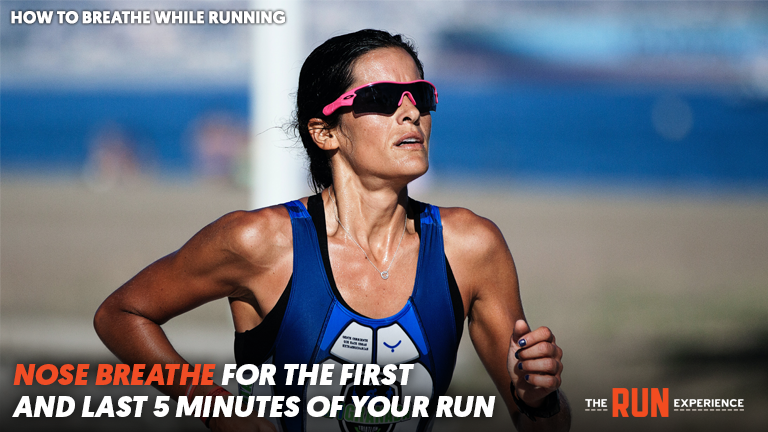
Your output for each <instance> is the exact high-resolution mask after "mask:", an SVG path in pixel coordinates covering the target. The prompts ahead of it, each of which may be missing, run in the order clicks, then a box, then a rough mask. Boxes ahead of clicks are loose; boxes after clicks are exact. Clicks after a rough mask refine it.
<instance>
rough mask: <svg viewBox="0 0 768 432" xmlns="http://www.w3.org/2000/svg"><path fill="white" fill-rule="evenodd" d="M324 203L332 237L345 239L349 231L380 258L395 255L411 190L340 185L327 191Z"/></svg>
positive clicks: (362, 245) (340, 183)
mask: <svg viewBox="0 0 768 432" xmlns="http://www.w3.org/2000/svg"><path fill="white" fill-rule="evenodd" d="M323 201H324V203H325V210H326V221H327V226H328V235H329V236H336V235H342V236H343V235H344V234H345V232H344V231H345V230H346V231H348V232H349V235H350V236H352V237H353V240H354V241H356V242H357V243H358V244H359V245H360V247H362V248H363V249H365V250H367V251H369V252H370V253H371V254H373V255H374V256H375V257H377V258H385V257H386V256H388V255H389V254H391V253H393V251H394V249H393V248H394V247H395V246H396V245H397V243H398V240H400V238H401V236H402V232H403V225H404V223H405V222H406V209H407V203H408V187H407V186H404V187H402V188H392V187H379V188H376V189H371V188H366V187H364V186H363V185H362V184H361V183H360V182H354V181H353V182H344V181H338V182H335V183H334V185H333V186H331V187H329V188H328V189H326V190H325V191H323ZM339 223H340V224H341V226H337V225H338V224H339Z"/></svg>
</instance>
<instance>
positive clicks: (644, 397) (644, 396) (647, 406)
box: [584, 388, 744, 417]
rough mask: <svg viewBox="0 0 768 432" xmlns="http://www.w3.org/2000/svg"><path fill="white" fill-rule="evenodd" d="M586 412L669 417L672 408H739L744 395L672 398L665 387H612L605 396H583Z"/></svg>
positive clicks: (702, 409)
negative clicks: (596, 397)
mask: <svg viewBox="0 0 768 432" xmlns="http://www.w3.org/2000/svg"><path fill="white" fill-rule="evenodd" d="M584 401H585V402H586V408H585V409H584V411H586V412H610V413H611V415H612V416H613V417H669V412H670V410H671V411H672V412H743V411H744V399H736V398H710V399H702V398H676V399H670V397H669V389H668V388H661V389H659V388H632V389H626V388H614V389H612V391H611V399H610V404H609V400H608V399H585V400H584Z"/></svg>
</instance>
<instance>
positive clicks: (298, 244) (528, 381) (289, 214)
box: [95, 30, 570, 432]
mask: <svg viewBox="0 0 768 432" xmlns="http://www.w3.org/2000/svg"><path fill="white" fill-rule="evenodd" d="M437 102H438V98H437V90H436V89H435V87H434V86H433V85H432V84H431V83H429V82H428V81H424V72H423V66H422V64H421V62H420V61H419V59H418V57H417V54H416V52H415V50H414V48H413V46H412V44H410V43H409V42H407V41H405V40H403V38H402V37H401V36H399V35H397V36H392V35H390V34H389V33H386V32H382V31H376V30H362V31H359V32H356V33H351V34H347V35H342V36H338V37H334V38H331V39H329V40H328V41H326V42H325V43H323V44H322V45H321V46H319V47H318V48H316V49H315V50H314V51H313V52H312V54H310V56H309V57H308V58H307V59H306V61H305V63H304V65H303V67H302V69H301V73H300V77H299V88H298V93H297V112H296V124H295V127H296V129H297V131H298V133H299V136H300V137H301V140H302V143H303V145H304V147H305V148H306V151H307V154H308V156H309V161H310V162H309V167H310V173H311V176H312V182H313V184H314V186H315V188H316V190H317V191H318V192H319V193H318V194H317V195H314V196H310V197H305V198H302V199H300V200H296V201H292V202H289V203H286V204H283V205H278V206H273V207H268V208H264V209H258V210H254V211H236V212H232V213H230V214H227V215H225V216H223V217H222V218H220V219H219V220H217V221H215V222H213V223H212V224H210V225H209V226H207V227H205V228H204V229H203V230H201V231H200V232H199V233H197V234H196V235H195V236H194V237H193V238H192V239H191V240H189V241H188V242H187V243H186V244H185V245H184V246H183V247H182V248H181V249H179V250H178V251H176V252H174V253H172V254H170V255H168V256H166V257H164V258H161V259H160V260H158V261H157V262H155V263H153V264H151V265H150V266H149V267H147V268H146V269H144V270H142V271H141V272H140V273H139V274H137V275H136V276H135V277H134V278H132V279H131V280H130V281H128V282H127V283H126V284H125V285H123V286H122V287H120V288H119V289H118V290H117V291H115V292H114V293H113V294H112V295H110V296H109V297H108V298H107V299H106V300H105V301H104V303H103V304H102V305H101V307H100V308H99V310H98V311H97V313H96V316H95V326H96V330H97V332H98V334H99V336H100V337H101V339H102V340H103V341H104V343H105V344H106V345H107V347H108V348H109V349H110V350H112V352H114V353H115V354H116V355H117V356H118V357H119V358H120V359H121V360H122V361H124V362H126V363H144V364H148V365H151V364H180V363H186V361H185V360H184V358H182V356H181V355H180V354H179V353H177V352H176V350H175V349H174V348H173V346H172V345H171V344H170V342H169V341H168V339H167V338H166V336H165V334H164V333H163V330H162V329H161V327H160V326H161V325H162V324H163V323H165V322H167V321H168V320H170V319H171V318H173V317H175V316H177V315H180V314H182V313H184V312H186V311H189V310H191V309H193V308H195V307H197V306H200V305H202V304H204V303H206V302H209V301H212V300H216V299H220V298H224V297H226V298H228V300H229V303H230V307H231V311H232V316H233V321H234V326H235V330H236V334H235V358H236V361H237V363H238V365H244V364H255V365H261V364H274V365H276V375H275V385H274V386H273V388H260V387H259V386H257V385H253V386H244V385H241V386H240V387H239V393H240V394H241V395H246V396H248V395H261V394H264V395H270V394H272V395H281V396H286V397H289V396H299V397H300V398H301V400H302V401H303V402H302V406H301V407H300V414H299V415H297V416H295V417H287V416H283V417H280V418H275V419H266V418H258V417H256V416H255V415H254V416H251V417H248V418H239V417H236V416H233V417H212V418H203V419H202V420H203V421H204V422H205V424H206V425H207V426H209V427H210V428H211V429H212V430H216V431H219V430H221V431H235V430H259V431H270V430H285V431H303V430H308V431H315V430H366V431H372V432H378V431H382V432H384V431H389V432H397V431H398V430H403V431H404V430H418V431H425V430H430V429H431V427H432V425H433V421H434V409H435V404H436V403H435V402H436V400H437V398H438V397H439V396H441V395H443V394H445V392H446V390H447V388H448V385H449V383H450V380H451V376H452V374H453V370H454V366H455V362H456V353H457V349H458V346H459V341H460V338H461V335H462V331H463V322H464V320H465V319H466V318H467V317H468V318H469V332H470V336H471V338H472V342H473V343H474V345H475V348H476V350H477V352H478V354H479V356H480V358H481V360H482V361H483V363H484V365H485V366H486V369H487V370H488V372H489V374H490V376H491V377H492V379H493V381H494V383H495V384H496V386H497V388H498V389H499V391H500V392H501V394H502V396H503V398H504V401H505V403H506V406H507V408H508V409H509V412H510V414H511V415H512V419H513V422H514V423H515V425H516V426H517V428H518V429H519V430H568V429H569V427H570V411H569V407H568V404H567V401H566V399H565V397H564V395H563V394H562V392H560V391H559V390H558V388H559V387H560V383H561V378H560V375H561V371H562V363H561V358H562V350H561V349H560V348H559V347H558V346H557V344H556V342H555V337H554V335H553V334H552V332H551V331H550V330H549V329H548V328H546V327H540V328H538V329H536V330H533V331H531V329H530V328H529V327H528V325H527V323H526V321H525V316H524V313H523V307H522V304H521V299H520V293H519V289H518V280H517V274H516V270H515V265H514V262H513V259H512V255H511V253H510V251H509V248H508V247H507V245H506V242H505V240H504V238H503V236H502V234H501V232H500V231H499V229H498V228H497V227H496V225H495V224H493V223H492V222H491V221H489V220H487V219H484V218H482V217H480V216H477V215H475V214H474V213H472V212H471V211H469V210H466V209H463V208H438V207H435V206H431V205H429V204H425V203H420V202H417V201H415V200H412V199H410V198H409V197H408V184H409V183H410V182H411V181H413V180H415V179H416V178H418V177H420V176H422V175H424V173H425V172H426V171H427V168H428V166H429V161H428V149H429V138H430V133H431V125H432V123H431V121H432V118H431V111H435V110H436V106H437ZM274 181H276V182H278V181H280V179H274ZM328 363H330V364H333V365H335V366H338V365H340V364H345V363H366V364H379V365H385V364H410V365H412V367H413V369H412V370H411V371H410V374H409V378H408V384H407V385H402V386H401V385H400V382H399V381H400V380H401V379H402V373H401V372H398V375H397V381H396V382H394V383H393V384H391V385H385V384H383V383H378V385H346V386H341V385H335V386H308V385H307V386H304V385H298V384H296V383H295V382H294V385H285V382H286V379H285V378H286V371H285V369H284V368H283V365H286V364H328ZM339 370H340V368H339V367H336V368H335V369H334V371H335V372H337V373H335V374H334V378H338V375H339V374H338V371H339ZM159 389H160V390H161V391H162V392H164V393H165V394H168V395H170V396H172V397H174V398H178V397H180V396H205V395H212V396H226V395H229V394H230V393H229V392H227V391H226V390H224V389H223V388H221V387H219V386H217V385H211V386H204V385H198V386H194V385H178V384H177V383H174V385H168V386H159ZM315 395H326V396H333V395H336V396H338V395H343V396H345V404H351V401H352V399H351V397H352V396H353V395H358V396H361V395H368V396H386V397H388V398H390V399H392V398H393V397H394V396H399V397H400V398H399V400H400V404H401V405H402V404H403V402H404V397H405V396H411V397H412V399H413V397H415V396H426V397H428V398H431V403H430V411H429V414H430V415H429V416H428V417H421V416H411V415H410V414H409V415H406V416H404V417H401V418H397V417H394V418H392V419H391V420H387V419H384V421H382V419H381V418H378V419H372V418H371V417H370V416H366V415H364V416H362V417H359V418H357V417H355V418H349V417H348V416H345V415H343V416H341V417H340V418H338V419H337V418H335V417H334V418H324V417H320V418H315V417H311V416H308V415H307V413H306V408H305V407H304V406H303V403H306V401H307V400H309V399H311V397H313V396H315ZM374 420H375V421H374Z"/></svg>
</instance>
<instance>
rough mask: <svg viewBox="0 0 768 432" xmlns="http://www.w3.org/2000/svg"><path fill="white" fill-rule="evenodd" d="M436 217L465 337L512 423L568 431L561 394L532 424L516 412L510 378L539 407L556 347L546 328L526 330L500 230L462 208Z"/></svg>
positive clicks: (555, 363) (556, 364)
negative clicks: (548, 413) (550, 411)
mask: <svg viewBox="0 0 768 432" xmlns="http://www.w3.org/2000/svg"><path fill="white" fill-rule="evenodd" d="M441 217H442V219H443V226H444V227H445V229H444V238H445V251H446V255H447V257H448V260H449V261H450V262H451V267H452V268H453V271H454V275H455V277H456V281H457V283H458V285H459V288H460V290H461V293H462V299H463V300H464V304H465V313H467V316H468V318H469V334H470V337H471V338H472V342H473V344H474V345H475V349H476V350H477V353H478V355H479V357H480V360H482V362H483V364H484V365H485V368H486V369H487V370H488V373H489V374H490V376H491V378H492V379H493V382H494V384H495V385H496V387H497V389H498V390H499V392H500V393H501V395H502V397H503V398H504V401H505V403H506V405H507V408H508V409H509V412H510V414H511V415H512V420H513V422H514V423H515V426H516V427H517V428H518V430H526V431H527V430H568V429H569V427H570V410H569V408H568V404H567V400H566V399H565V397H564V395H561V399H560V402H561V409H560V413H559V414H557V415H555V416H553V417H551V418H537V420H536V421H535V422H534V421H531V420H530V419H529V418H528V417H525V416H523V415H521V414H520V412H519V410H518V408H517V405H516V404H515V402H514V400H513V398H512V393H511V391H510V382H512V383H513V385H514V387H515V389H516V391H517V396H518V397H519V398H520V399H521V400H522V401H523V402H525V403H526V404H527V405H529V406H531V407H538V406H540V405H541V404H542V403H543V402H544V398H545V397H546V396H547V395H548V394H550V393H552V392H554V391H556V390H557V389H558V388H559V387H560V381H561V380H560V373H561V372H562V369H563V367H562V363H561V361H560V360H561V358H562V350H561V349H560V348H559V347H558V346H557V344H556V343H555V337H554V335H552V333H551V331H550V330H549V329H548V328H546V327H540V328H538V329H536V330H534V331H532V332H531V331H530V329H529V328H528V325H527V323H526V322H525V315H524V313H523V307H522V302H521V300H520V291H519V286H518V280H517V272H516V270H515V264H514V261H513V259H512V254H511V253H510V251H509V247H508V246H507V244H506V242H505V241H504V237H503V236H502V234H501V231H500V230H499V229H498V227H496V225H495V224H493V222H491V221H489V220H487V219H485V218H482V217H479V216H477V215H475V214H474V213H472V212H471V211H469V210H466V209H461V208H453V209H441ZM521 339H525V341H526V342H525V343H524V346H521V345H523V344H521V343H520V340H521ZM516 354H517V356H516ZM518 357H519V359H518ZM520 365H522V369H520ZM526 377H527V378H526Z"/></svg>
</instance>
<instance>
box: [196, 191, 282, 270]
mask: <svg viewBox="0 0 768 432" xmlns="http://www.w3.org/2000/svg"><path fill="white" fill-rule="evenodd" d="M292 241H293V236H292V233H291V218H290V216H289V214H288V210H287V209H286V208H285V207H284V206H282V205H276V206H271V207H265V208H262V209H257V210H237V211H233V212H230V213H227V214H225V215H224V216H222V217H220V218H219V219H217V220H215V221H213V222H212V223H210V224H209V225H208V226H206V227H205V228H203V229H202V230H200V232H198V233H197V234H196V235H195V236H194V237H193V238H192V239H191V240H190V241H189V242H188V243H187V244H185V245H184V247H183V248H182V250H183V249H187V250H190V249H191V250H196V249H198V250H202V249H208V250H211V249H214V250H219V251H226V252H229V253H230V254H233V255H236V256H239V257H242V258H244V259H246V260H247V261H250V262H252V263H260V264H268V263H269V262H274V261H275V260H276V259H279V255H281V254H282V253H283V252H285V251H286V250H290V249H291V248H292Z"/></svg>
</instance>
